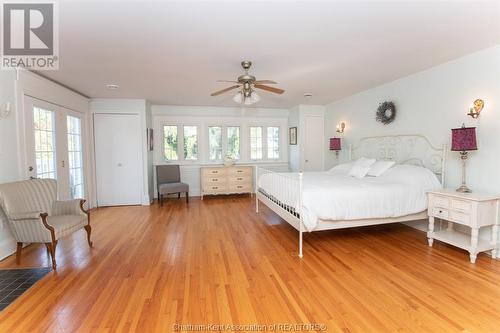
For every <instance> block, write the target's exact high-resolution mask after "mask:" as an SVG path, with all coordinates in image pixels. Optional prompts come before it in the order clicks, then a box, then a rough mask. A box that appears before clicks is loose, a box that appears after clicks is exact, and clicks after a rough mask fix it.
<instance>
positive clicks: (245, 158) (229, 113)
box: [152, 105, 288, 196]
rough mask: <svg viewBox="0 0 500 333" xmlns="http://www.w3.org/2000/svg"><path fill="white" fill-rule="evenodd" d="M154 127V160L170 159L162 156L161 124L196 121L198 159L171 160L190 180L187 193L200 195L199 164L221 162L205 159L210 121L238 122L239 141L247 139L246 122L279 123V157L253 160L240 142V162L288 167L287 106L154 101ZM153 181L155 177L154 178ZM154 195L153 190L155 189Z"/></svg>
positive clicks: (192, 123) (191, 122) (194, 123)
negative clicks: (235, 105)
mask: <svg viewBox="0 0 500 333" xmlns="http://www.w3.org/2000/svg"><path fill="white" fill-rule="evenodd" d="M152 113H153V128H154V133H155V147H154V164H155V165H161V164H167V163H169V162H167V161H165V160H164V159H163V153H162V152H163V138H162V135H163V126H164V125H196V126H198V131H199V132H198V147H199V158H198V160H197V161H182V160H180V161H173V162H171V163H174V164H180V165H181V179H182V181H183V182H186V183H188V184H189V187H190V189H189V195H190V196H199V195H200V167H201V166H203V165H208V164H220V163H221V162H211V161H209V159H208V156H207V152H208V132H207V128H208V126H211V125H215V126H217V125H221V126H240V142H242V143H243V142H247V141H249V138H248V134H249V126H278V127H280V142H281V154H280V159H278V160H267V161H266V160H263V161H252V160H251V159H250V152H249V151H248V150H247V149H244V148H245V146H244V145H242V146H241V152H240V155H241V156H240V160H239V161H238V162H237V163H239V164H245V165H265V166H266V167H267V168H271V169H274V170H280V171H285V170H288V149H287V145H288V141H287V140H288V135H287V131H288V110H287V109H266V108H240V107H234V108H231V107H208V106H207V107H204V106H170V105H153V106H152ZM154 182H155V184H156V177H155V180H154ZM155 195H156V190H155Z"/></svg>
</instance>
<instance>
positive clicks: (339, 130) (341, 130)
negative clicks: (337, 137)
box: [337, 122, 345, 133]
mask: <svg viewBox="0 0 500 333" xmlns="http://www.w3.org/2000/svg"><path fill="white" fill-rule="evenodd" d="M344 130H345V123H344V122H341V123H340V124H338V125H337V133H344Z"/></svg>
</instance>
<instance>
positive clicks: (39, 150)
mask: <svg viewBox="0 0 500 333" xmlns="http://www.w3.org/2000/svg"><path fill="white" fill-rule="evenodd" d="M24 106H25V121H26V124H25V125H26V126H25V128H26V132H25V134H26V161H27V173H28V176H29V177H32V178H52V179H56V180H57V195H58V198H59V199H60V200H67V199H77V198H84V197H85V185H84V184H85V179H84V175H85V173H84V156H85V155H84V145H83V142H84V140H83V139H84V137H83V133H84V123H85V122H84V118H83V115H82V114H80V113H79V112H75V111H72V110H69V109H66V108H63V107H60V106H57V105H54V104H51V103H48V102H44V101H41V100H38V99H36V98H31V97H28V96H26V97H25V100H24Z"/></svg>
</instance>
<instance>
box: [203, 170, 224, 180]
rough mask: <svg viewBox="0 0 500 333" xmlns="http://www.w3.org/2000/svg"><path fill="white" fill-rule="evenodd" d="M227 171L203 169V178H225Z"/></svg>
mask: <svg viewBox="0 0 500 333" xmlns="http://www.w3.org/2000/svg"><path fill="white" fill-rule="evenodd" d="M225 173H226V170H225V169H224V168H203V169H201V174H202V176H203V177H204V178H205V177H210V176H224V175H225Z"/></svg>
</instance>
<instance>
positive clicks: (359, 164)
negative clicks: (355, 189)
mask: <svg viewBox="0 0 500 333" xmlns="http://www.w3.org/2000/svg"><path fill="white" fill-rule="evenodd" d="M375 161H376V160H375V159H374V158H365V157H361V158H359V159H358V160H357V161H356V162H354V165H353V166H352V168H351V170H349V176H352V177H356V178H358V179H361V178H363V177H364V176H366V174H367V173H368V171H369V170H370V167H371V166H372V164H373V163H375Z"/></svg>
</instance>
